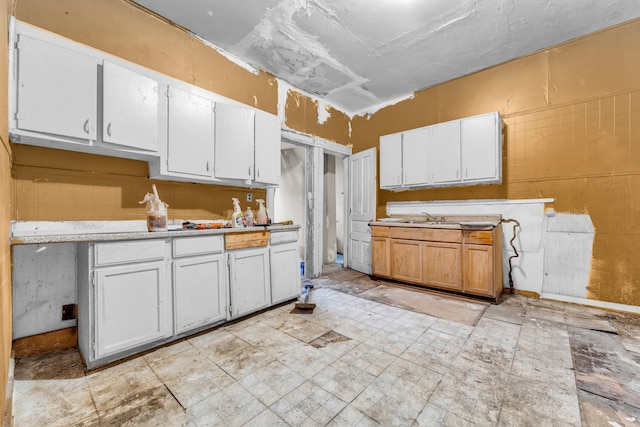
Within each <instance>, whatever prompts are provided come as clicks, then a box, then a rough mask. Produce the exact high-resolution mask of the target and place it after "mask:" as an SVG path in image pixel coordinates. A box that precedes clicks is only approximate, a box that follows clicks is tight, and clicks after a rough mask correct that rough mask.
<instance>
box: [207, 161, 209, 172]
mask: <svg viewBox="0 0 640 427" xmlns="http://www.w3.org/2000/svg"><path fill="white" fill-rule="evenodd" d="M207 172H209V160H207Z"/></svg>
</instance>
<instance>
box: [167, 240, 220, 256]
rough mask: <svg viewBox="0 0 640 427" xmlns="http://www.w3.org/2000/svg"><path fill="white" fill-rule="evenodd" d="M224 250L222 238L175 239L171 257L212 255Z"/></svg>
mask: <svg viewBox="0 0 640 427" xmlns="http://www.w3.org/2000/svg"><path fill="white" fill-rule="evenodd" d="M223 249H224V236H222V235H219V236H196V237H176V238H175V239H173V256H176V257H179V256H186V255H198V254H214V253H217V252H222V250H223Z"/></svg>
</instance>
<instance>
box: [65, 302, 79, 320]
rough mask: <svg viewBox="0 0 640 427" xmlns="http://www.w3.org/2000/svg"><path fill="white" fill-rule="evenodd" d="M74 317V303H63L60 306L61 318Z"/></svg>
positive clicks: (71, 318)
mask: <svg viewBox="0 0 640 427" xmlns="http://www.w3.org/2000/svg"><path fill="white" fill-rule="evenodd" d="M75 318H76V305H75V304H65V305H63V306H62V320H73V319H75Z"/></svg>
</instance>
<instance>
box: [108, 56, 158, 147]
mask: <svg viewBox="0 0 640 427" xmlns="http://www.w3.org/2000/svg"><path fill="white" fill-rule="evenodd" d="M102 105H103V111H102V141H104V142H106V143H112V144H118V145H123V146H126V147H131V148H137V149H141V150H147V151H158V135H159V129H158V82H157V81H155V80H153V79H151V78H149V77H146V76H143V75H142V74H139V73H137V72H135V71H133V70H130V69H127V68H124V67H121V66H119V65H116V64H113V63H111V62H108V61H104V65H103V96H102Z"/></svg>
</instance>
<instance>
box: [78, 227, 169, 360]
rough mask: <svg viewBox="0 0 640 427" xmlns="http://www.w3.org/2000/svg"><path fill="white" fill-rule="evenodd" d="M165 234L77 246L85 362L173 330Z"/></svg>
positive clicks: (81, 343)
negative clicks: (163, 236)
mask: <svg viewBox="0 0 640 427" xmlns="http://www.w3.org/2000/svg"><path fill="white" fill-rule="evenodd" d="M165 247H166V242H165V240H164V239H157V240H139V241H133V242H127V241H123V242H111V243H81V244H79V246H78V346H79V347H80V351H81V352H82V355H83V357H84V359H85V362H86V364H87V366H88V367H90V368H91V367H94V366H97V365H100V364H103V363H106V362H109V361H112V360H115V359H118V358H121V357H124V356H126V355H128V354H131V353H133V352H134V350H142V349H144V348H148V347H151V346H152V345H153V343H156V342H158V341H161V340H164V339H167V338H169V337H171V336H172V335H173V326H172V322H171V318H172V307H171V282H170V280H169V277H170V276H169V275H168V274H167V273H168V271H167V265H168V263H167V260H166V255H165Z"/></svg>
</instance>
